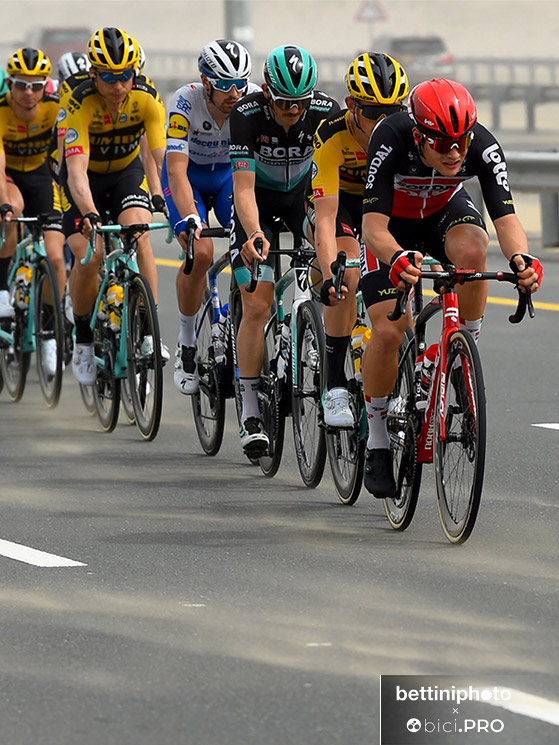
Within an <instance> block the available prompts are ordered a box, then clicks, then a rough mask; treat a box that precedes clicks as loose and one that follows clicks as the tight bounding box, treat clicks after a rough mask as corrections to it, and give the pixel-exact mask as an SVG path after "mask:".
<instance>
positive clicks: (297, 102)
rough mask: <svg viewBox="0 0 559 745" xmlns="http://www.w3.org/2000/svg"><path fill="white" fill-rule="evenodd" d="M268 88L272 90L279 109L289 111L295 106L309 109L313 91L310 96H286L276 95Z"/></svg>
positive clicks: (271, 93)
mask: <svg viewBox="0 0 559 745" xmlns="http://www.w3.org/2000/svg"><path fill="white" fill-rule="evenodd" d="M268 90H269V91H270V96H271V97H272V101H273V102H274V103H275V104H276V106H277V107H278V109H284V110H285V111H289V109H292V108H293V107H294V106H296V107H297V108H298V109H308V108H309V106H310V105H311V101H312V97H313V94H312V93H309V95H308V96H304V97H303V98H285V97H284V96H276V95H275V94H274V92H273V90H272V89H271V88H268Z"/></svg>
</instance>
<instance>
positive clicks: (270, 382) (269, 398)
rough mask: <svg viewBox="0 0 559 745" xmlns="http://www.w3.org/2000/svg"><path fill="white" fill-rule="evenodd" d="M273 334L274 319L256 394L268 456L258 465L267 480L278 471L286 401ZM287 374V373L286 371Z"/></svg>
mask: <svg viewBox="0 0 559 745" xmlns="http://www.w3.org/2000/svg"><path fill="white" fill-rule="evenodd" d="M276 334H277V320H276V318H273V319H272V320H271V321H270V322H269V323H268V327H267V329H266V334H265V339H264V341H265V347H264V363H263V365H262V373H261V375H260V391H259V394H258V396H259V398H260V410H261V412H262V421H263V423H264V429H265V431H266V433H267V435H268V438H269V440H270V447H269V453H268V455H264V456H263V457H262V458H260V459H259V461H258V462H259V465H260V470H261V471H262V473H263V474H264V475H265V476H268V477H269V478H272V476H275V475H276V473H277V472H278V468H279V467H280V463H281V456H282V455H283V442H284V438H285V410H284V407H285V400H284V398H283V393H284V386H285V381H284V380H278V376H277V374H276V359H275V350H276ZM287 374H289V371H287V372H286V375H287Z"/></svg>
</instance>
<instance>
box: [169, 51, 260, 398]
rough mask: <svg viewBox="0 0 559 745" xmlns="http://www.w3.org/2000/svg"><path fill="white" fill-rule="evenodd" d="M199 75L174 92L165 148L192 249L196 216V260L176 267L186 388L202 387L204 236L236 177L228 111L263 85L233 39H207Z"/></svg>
mask: <svg viewBox="0 0 559 745" xmlns="http://www.w3.org/2000/svg"><path fill="white" fill-rule="evenodd" d="M198 69H199V71H200V78H201V81H202V82H201V83H190V84H188V85H184V86H182V87H181V88H179V89H178V90H177V91H176V92H175V94H174V95H173V97H172V99H171V102H170V105H169V110H168V114H167V152H166V155H165V162H164V165H163V176H162V185H163V191H164V194H165V199H166V201H167V207H168V210H169V217H170V222H171V225H173V226H174V231H175V235H176V236H177V237H178V240H179V243H180V244H181V246H182V247H183V249H184V250H186V240H187V236H186V232H185V230H186V223H187V222H188V220H189V219H190V218H192V219H193V220H194V222H195V223H196V228H197V230H196V237H197V241H196V251H195V256H194V266H193V268H192V272H191V273H190V274H189V275H185V274H184V271H183V268H184V265H182V266H181V267H180V268H179V270H178V273H177V279H176V290H177V301H178V307H179V321H180V328H179V337H178V342H177V349H176V354H175V372H174V381H175V385H176V387H177V388H178V390H179V391H180V392H181V393H184V394H186V395H188V394H192V393H195V392H196V391H197V390H198V369H197V365H196V360H195V355H196V349H195V345H196V314H197V312H198V309H199V307H200V304H201V302H202V297H203V295H204V289H205V287H206V271H207V269H208V267H209V266H210V264H211V262H212V259H213V243H212V241H211V239H209V238H199V235H200V230H201V229H202V228H203V227H207V225H208V212H209V211H210V208H212V207H213V210H214V213H215V215H216V217H217V219H218V220H219V222H220V223H221V225H223V226H224V227H225V226H228V225H229V220H230V218H231V194H232V191H233V183H232V176H231V161H230V159H229V114H230V113H231V110H232V109H233V107H234V105H235V104H236V103H237V102H238V101H239V99H240V98H242V96H244V95H245V94H246V93H254V92H255V91H259V90H260V88H259V87H258V86H256V85H254V84H252V83H249V81H248V78H249V76H250V73H251V69H252V65H251V61H250V56H249V53H248V51H247V50H246V49H245V48H244V47H243V46H242V45H241V44H238V43H237V42H235V41H228V40H226V39H217V40H216V41H212V42H210V43H209V44H206V45H205V46H204V47H203V49H202V50H201V52H200V56H199V58H198Z"/></svg>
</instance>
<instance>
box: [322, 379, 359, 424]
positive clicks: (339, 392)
mask: <svg viewBox="0 0 559 745" xmlns="http://www.w3.org/2000/svg"><path fill="white" fill-rule="evenodd" d="M323 409H324V424H326V426H327V427H340V428H344V429H346V428H349V427H353V426H354V424H355V421H354V419H353V414H352V413H351V409H350V408H349V393H348V391H347V388H332V390H331V391H328V392H327V393H326V395H325V396H324V401H323Z"/></svg>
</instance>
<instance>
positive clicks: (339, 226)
mask: <svg viewBox="0 0 559 745" xmlns="http://www.w3.org/2000/svg"><path fill="white" fill-rule="evenodd" d="M316 202H317V200H316V199H315V200H314V201H311V200H307V224H308V226H309V227H310V229H311V231H312V234H313V236H314V231H315V227H316V214H315V207H314V205H315V204H316ZM362 215H363V197H362V195H359V194H348V193H347V192H344V191H341V192H340V193H339V195H338V213H337V215H336V238H345V237H347V236H350V237H351V238H358V237H359V236H360V234H361V219H362Z"/></svg>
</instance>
